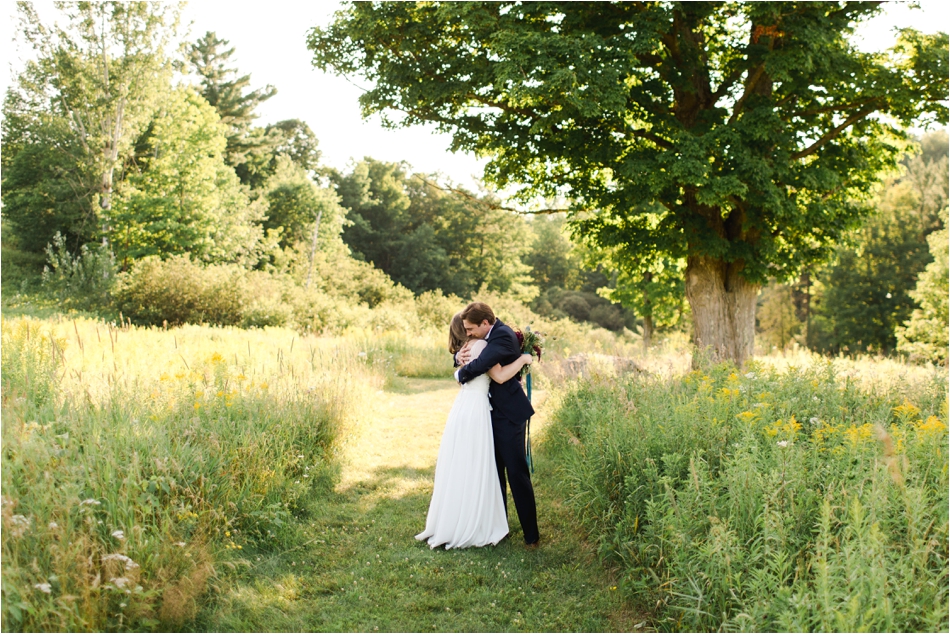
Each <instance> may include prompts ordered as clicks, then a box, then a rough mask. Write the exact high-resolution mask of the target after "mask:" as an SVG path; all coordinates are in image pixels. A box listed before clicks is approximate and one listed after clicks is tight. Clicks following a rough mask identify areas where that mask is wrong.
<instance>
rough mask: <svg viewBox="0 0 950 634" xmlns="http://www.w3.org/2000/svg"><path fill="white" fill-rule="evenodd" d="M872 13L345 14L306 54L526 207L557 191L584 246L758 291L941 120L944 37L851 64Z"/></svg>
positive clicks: (822, 239) (835, 231) (590, 7)
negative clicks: (916, 133)
mask: <svg viewBox="0 0 950 634" xmlns="http://www.w3.org/2000/svg"><path fill="white" fill-rule="evenodd" d="M878 5H879V3H870V2H748V3H736V2H733V3H711V2H686V3H678V2H624V3H595V2H591V3H588V2H575V3H559V2H524V3H522V2H518V3H511V2H500V3H494V2H492V3H489V2H464V3H440V2H418V3H396V2H394V3H389V2H357V3H350V4H348V5H347V6H346V7H345V8H344V9H343V10H341V11H340V12H338V13H337V14H336V18H335V20H334V22H333V23H332V24H330V25H329V26H328V27H326V28H314V29H313V30H312V31H311V32H310V34H309V47H310V48H311V50H312V51H313V53H314V64H315V65H316V66H317V67H319V68H321V69H324V70H327V69H332V70H334V71H335V72H337V73H340V74H360V75H362V76H363V77H365V78H366V79H368V80H369V81H370V83H371V88H370V89H369V90H368V91H367V92H366V93H365V94H363V95H362V97H361V99H360V101H361V105H362V108H363V111H364V114H367V115H368V114H373V113H379V114H381V115H382V116H383V117H384V118H385V120H386V121H387V122H388V123H389V124H390V125H394V126H397V125H398V126H408V125H415V124H420V123H432V122H434V123H435V124H437V126H438V127H439V128H440V130H442V131H444V132H448V133H450V134H452V137H453V149H455V150H465V151H471V152H475V153H478V154H482V155H487V156H489V157H490V158H491V161H490V163H489V164H488V167H487V169H486V177H487V178H488V179H489V180H490V181H492V182H494V183H495V184H496V185H498V186H501V187H509V188H516V189H517V191H518V197H519V198H520V199H521V200H522V201H528V200H530V199H532V198H533V197H536V196H555V195H565V194H566V195H567V196H568V197H569V198H570V199H571V200H572V201H573V202H572V209H573V214H572V222H573V224H574V227H575V230H576V231H577V233H578V234H579V235H581V236H583V237H585V238H586V239H589V240H592V241H593V242H595V243H598V244H601V245H603V246H606V247H609V248H611V249H612V250H614V251H616V252H618V253H626V254H627V257H628V259H631V260H632V259H634V258H635V259H636V262H638V263H641V264H640V265H638V266H642V267H643V268H644V269H645V270H647V269H649V267H651V266H654V265H655V264H656V263H657V262H658V261H661V260H662V259H663V258H668V257H673V258H681V257H700V258H705V259H710V260H713V261H717V262H721V263H727V264H729V265H730V266H732V267H734V268H736V269H737V270H738V271H740V272H741V275H742V276H743V277H745V278H746V279H747V280H749V281H750V282H753V283H756V284H760V283H762V282H763V281H764V280H766V279H767V278H769V277H779V278H782V277H788V276H790V275H793V274H794V273H795V272H796V271H797V270H798V269H799V268H800V267H801V265H802V264H805V263H807V262H809V261H814V260H816V259H820V258H823V257H824V256H825V255H826V253H827V250H828V249H829V247H830V246H832V245H834V244H835V242H836V241H837V240H838V239H839V237H840V236H841V235H842V233H843V232H845V231H846V230H847V229H848V228H849V227H851V226H853V225H854V224H855V222H856V221H857V220H859V219H860V218H861V217H862V216H863V215H864V214H865V213H866V209H865V205H864V204H863V202H862V201H864V200H865V198H866V197H867V194H868V192H869V191H870V190H871V188H872V187H873V185H874V184H875V183H876V182H877V179H878V178H879V174H880V173H881V172H882V171H883V170H886V169H888V168H890V167H892V166H893V164H894V161H895V159H896V157H897V156H898V153H899V151H900V148H901V146H902V140H903V138H904V134H903V132H902V128H901V126H902V125H904V124H908V123H911V122H917V123H921V122H924V123H926V122H934V121H940V122H945V121H946V119H947V108H946V106H945V104H944V103H943V101H945V100H946V99H947V91H948V82H947V76H948V64H947V36H946V34H943V33H940V34H937V35H924V34H921V33H918V32H915V31H909V30H905V31H903V32H902V33H901V35H900V37H899V39H898V42H897V45H896V46H895V47H894V48H893V49H892V50H890V51H888V52H881V53H863V52H860V51H859V50H857V49H856V48H855V46H854V45H853V44H852V43H851V42H850V40H849V37H850V36H851V35H853V33H854V29H855V27H856V25H857V24H858V23H859V22H861V21H862V20H865V19H866V18H868V17H870V16H872V15H874V14H875V13H877V12H878V11H879V10H880V7H879V6H878ZM648 203H658V204H659V211H658V210H657V207H656V206H655V205H653V204H648Z"/></svg>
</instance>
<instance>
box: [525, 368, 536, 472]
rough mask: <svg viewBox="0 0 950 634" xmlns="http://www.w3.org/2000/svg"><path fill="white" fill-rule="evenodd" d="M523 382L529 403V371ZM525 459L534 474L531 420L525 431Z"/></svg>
mask: <svg viewBox="0 0 950 634" xmlns="http://www.w3.org/2000/svg"><path fill="white" fill-rule="evenodd" d="M525 382H526V383H527V386H528V402H529V403H530V402H531V370H530V369H529V370H528V374H527V378H526V379H525ZM524 455H525V458H526V459H527V460H528V469H529V470H530V471H531V473H532V474H534V458H533V456H532V455H531V419H530V418H529V419H528V422H527V429H526V435H525V452H524Z"/></svg>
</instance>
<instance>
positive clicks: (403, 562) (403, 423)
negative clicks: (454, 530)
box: [192, 379, 643, 631]
mask: <svg viewBox="0 0 950 634" xmlns="http://www.w3.org/2000/svg"><path fill="white" fill-rule="evenodd" d="M457 390H458V387H457V385H456V384H455V382H454V381H452V380H444V379H397V381H396V383H395V385H394V386H392V387H391V388H389V389H388V390H387V391H385V392H379V393H378V394H377V401H376V402H375V403H373V404H372V407H371V408H368V409H369V411H371V414H368V419H367V420H364V421H361V422H360V423H359V424H358V425H357V426H356V429H354V430H353V431H351V432H350V435H349V437H348V441H347V443H346V444H345V445H344V447H343V460H342V473H341V474H340V480H339V484H338V485H337V487H336V489H335V491H334V493H333V494H332V495H331V497H330V498H329V499H328V498H327V497H326V495H325V494H321V495H319V496H316V495H315V496H314V499H313V501H312V502H311V504H310V505H309V507H308V508H307V509H305V510H306V513H305V514H304V516H303V517H301V519H300V520H299V521H300V523H301V524H300V526H298V527H297V528H298V529H299V534H300V539H299V540H298V541H299V543H297V544H296V545H291V546H290V547H289V548H288V549H285V550H284V551H283V552H279V553H276V554H275V553H273V552H270V553H266V554H263V553H261V554H255V553H253V552H244V553H243V556H244V560H243V561H239V562H236V569H235V570H236V572H235V573H234V574H229V575H225V576H224V577H223V581H221V582H219V584H218V586H217V587H216V588H215V593H214V595H213V597H214V598H213V599H212V601H211V602H210V603H209V604H208V605H206V606H205V608H204V609H203V610H202V611H201V612H200V614H199V616H198V618H197V620H196V621H195V622H194V623H192V627H193V628H194V629H196V630H207V631H234V630H239V631H249V630H250V631H274V630H280V631H286V630H297V631H303V630H309V631H377V630H378V631H629V630H634V629H637V628H639V627H643V619H642V618H639V617H638V616H637V615H636V614H633V613H630V612H628V611H627V610H625V608H624V606H623V604H622V602H621V600H620V597H619V596H618V595H619V593H618V592H617V591H616V590H615V589H614V586H613V584H612V583H611V578H610V573H609V571H607V570H605V569H604V568H603V566H602V565H601V564H599V563H598V562H597V560H596V557H595V556H594V553H593V551H592V548H591V547H590V546H589V545H588V544H586V543H585V542H584V540H583V538H582V536H581V534H580V533H579V531H578V530H577V529H576V528H575V527H574V524H573V522H572V521H571V518H570V515H569V513H568V512H567V510H566V509H564V508H562V506H561V505H560V503H559V500H558V498H557V492H556V491H553V490H551V488H550V486H549V485H548V482H549V480H550V478H549V474H550V465H549V464H548V463H547V462H546V461H545V459H544V456H543V455H541V456H539V457H538V460H537V462H538V464H537V472H536V473H535V475H534V481H535V488H536V492H537V497H538V505H539V509H538V511H539V521H540V524H541V533H542V547H541V548H540V549H538V550H536V551H526V550H525V548H524V546H523V541H522V535H521V529H520V526H519V524H518V521H517V516H516V514H515V512H514V506H513V504H511V503H510V501H509V512H510V513H511V517H510V524H511V528H512V534H511V537H510V538H508V539H505V540H504V541H502V543H501V544H499V545H498V546H496V547H487V548H477V549H465V550H450V551H446V550H443V549H437V550H431V549H430V548H429V547H428V546H427V545H425V544H423V543H420V542H417V541H416V540H415V539H414V537H413V536H414V535H415V534H416V533H418V532H420V531H421V530H422V529H423V528H424V525H425V516H426V511H427V509H428V504H429V496H430V494H431V491H432V478H433V472H434V468H435V461H436V456H437V454H438V450H439V442H440V440H441V437H442V430H443V427H444V425H445V420H446V416H447V415H448V412H449V409H450V408H451V406H452V402H453V400H454V398H455V395H456V392H457ZM538 396H539V397H540V398H536V399H535V400H536V402H542V400H543V394H540V395H538ZM543 425H544V407H543V405H540V406H539V416H538V417H536V419H535V420H534V421H533V431H534V432H535V433H536V435H537V432H539V431H541V430H542V429H543Z"/></svg>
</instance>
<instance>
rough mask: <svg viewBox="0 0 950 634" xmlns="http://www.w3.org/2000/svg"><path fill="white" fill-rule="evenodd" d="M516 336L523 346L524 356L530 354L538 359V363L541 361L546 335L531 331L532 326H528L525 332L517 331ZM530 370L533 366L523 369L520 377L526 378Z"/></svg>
mask: <svg viewBox="0 0 950 634" xmlns="http://www.w3.org/2000/svg"><path fill="white" fill-rule="evenodd" d="M515 336H517V337H518V343H519V344H521V353H522V354H530V355H532V356H535V357H537V358H538V361H540V360H541V352H542V351H544V335H542V334H541V333H540V332H535V331H534V330H531V326H527V327H526V328H525V329H524V330H523V331H521V330H516V331H515ZM530 370H531V366H530V365H526V366H524V367H523V368H521V373H520V374H519V375H518V376H519V377H521V376H524V375H525V374H527V373H528V372H530Z"/></svg>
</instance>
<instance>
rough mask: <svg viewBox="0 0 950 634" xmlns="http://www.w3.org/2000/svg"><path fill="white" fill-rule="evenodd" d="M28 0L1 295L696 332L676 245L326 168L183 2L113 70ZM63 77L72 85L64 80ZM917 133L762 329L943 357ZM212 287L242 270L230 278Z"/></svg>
mask: <svg viewBox="0 0 950 634" xmlns="http://www.w3.org/2000/svg"><path fill="white" fill-rule="evenodd" d="M82 17H83V16H79V15H77V16H75V18H76V20H77V21H76V22H75V24H76V25H79V26H78V27H77V28H78V30H77V31H75V32H74V33H73V34H72V35H70V36H69V37H71V38H73V39H72V40H70V41H69V44H70V46H72V47H73V49H72V50H73V51H82V50H83V47H86V48H87V50H89V51H92V50H93V49H92V47H93V46H94V45H95V44H96V42H97V41H98V40H97V38H100V37H107V38H113V41H112V42H111V45H112V46H123V45H124V46H131V45H130V44H129V43H128V42H126V43H125V44H122V43H121V37H122V34H121V33H119V32H118V31H117V30H114V31H111V32H110V31H109V28H110V27H107V26H106V27H104V30H103V31H102V32H98V31H97V30H96V27H90V28H88V29H87V30H86V31H85V32H83V30H82V28H83V27H82V26H81V19H82ZM99 17H102V16H99ZM22 18H23V19H24V22H23V27H22V33H23V38H24V42H25V43H29V44H30V45H31V46H33V47H34V50H35V51H37V55H38V57H36V58H35V59H33V60H32V61H29V62H28V63H27V66H26V68H25V70H24V72H23V73H22V74H21V75H19V76H18V78H17V81H16V83H15V84H14V85H12V86H11V87H10V88H9V90H8V93H7V96H6V99H5V104H4V122H3V135H4V137H3V139H4V140H3V147H4V152H3V174H4V178H3V205H4V208H3V249H4V251H3V288H4V302H5V303H7V304H9V305H16V304H17V303H18V302H22V301H24V298H27V297H32V298H33V299H34V300H35V299H36V298H37V297H38V296H36V295H35V293H36V291H37V290H40V291H41V294H42V295H45V296H46V297H52V298H54V299H55V301H56V302H63V303H65V304H66V305H69V306H72V307H75V308H81V309H86V310H93V311H96V312H99V313H102V314H107V315H112V316H117V315H118V314H119V313H121V314H122V315H123V318H128V319H131V320H133V321H134V322H137V323H143V324H144V323H152V324H162V323H168V324H176V323H183V322H186V321H204V322H207V323H218V324H239V325H258V326H265V325H289V326H293V327H297V328H300V329H303V330H316V331H321V332H329V331H332V330H333V329H334V328H340V327H345V326H346V325H347V324H349V323H351V321H352V319H355V317H351V318H343V317H340V316H339V315H342V314H348V311H345V310H323V311H319V310H317V309H316V308H315V307H316V306H317V305H322V306H325V307H326V306H332V305H335V302H338V301H342V302H343V303H345V304H347V305H351V306H358V305H363V306H365V307H367V308H373V307H375V306H378V305H380V304H383V303H386V302H390V303H393V302H395V303H399V302H402V301H405V300H407V299H408V298H410V297H419V296H422V295H424V294H431V296H432V297H434V298H442V297H446V296H448V297H452V298H453V299H451V300H450V301H449V303H451V304H453V305H459V304H461V303H463V302H464V301H465V300H467V299H468V298H471V297H473V296H475V295H476V294H478V293H479V292H480V291H481V292H491V293H497V294H502V295H505V296H508V297H510V298H512V299H513V300H516V301H517V302H520V303H522V304H524V305H526V306H527V307H529V308H530V309H531V311H533V312H534V313H536V314H537V315H538V316H541V317H547V318H552V319H565V318H566V319H571V320H573V321H575V322H579V323H585V324H589V325H591V326H596V327H600V328H604V329H607V330H610V331H613V332H616V333H619V334H623V333H627V336H628V337H632V338H636V339H639V340H641V341H642V342H643V345H644V348H646V347H647V346H648V345H649V343H650V340H651V337H652V336H653V334H654V331H656V332H657V333H659V334H661V335H662V334H664V333H670V334H672V333H685V334H689V331H690V329H691V320H690V315H689V304H688V303H687V302H686V301H685V295H684V287H683V283H682V280H681V277H682V273H681V272H682V270H683V267H684V263H683V261H682V260H680V261H677V260H675V259H674V260H672V261H669V262H668V263H667V265H668V271H672V272H673V273H674V274H673V275H672V276H670V275H667V276H658V279H659V280H660V281H659V282H655V281H651V282H649V283H647V282H645V280H644V277H642V276H640V277H634V278H631V276H630V275H629V274H626V273H625V272H624V271H623V270H622V269H623V267H622V266H620V264H621V263H618V262H617V261H616V258H611V256H610V252H609V249H605V248H603V244H598V243H597V241H596V240H594V239H585V236H584V235H583V234H582V232H581V231H579V230H578V229H577V228H576V227H575V230H574V232H573V233H572V232H571V230H570V228H569V227H568V225H567V223H566V218H565V215H564V214H551V215H531V214H525V213H518V212H516V211H515V210H513V209H510V208H507V207H505V206H504V205H503V204H502V200H501V194H500V193H498V192H496V191H492V190H491V189H489V188H488V187H487V186H484V185H481V184H479V183H473V184H472V185H470V186H469V187H462V186H459V185H457V184H455V183H453V182H451V181H450V180H448V179H446V178H445V176H444V175H442V174H438V173H434V174H420V173H415V172H413V170H412V168H411V166H410V165H408V164H407V163H405V162H385V161H377V160H374V159H372V158H370V157H366V158H363V159H361V160H359V161H354V162H352V163H351V164H350V165H349V166H348V167H346V168H344V169H338V168H333V167H329V166H327V165H326V164H324V163H323V162H322V161H321V152H320V149H319V141H318V139H317V138H316V136H315V135H314V134H313V132H312V130H311V129H310V127H309V126H308V124H307V123H306V122H304V121H302V120H301V119H287V120H283V121H277V122H273V123H269V124H266V125H264V124H258V123H257V120H258V112H259V110H260V107H261V104H263V103H265V102H266V101H267V100H268V99H270V98H272V97H273V96H274V95H275V94H276V92H277V89H276V88H275V87H273V86H263V87H261V86H255V85H254V84H253V82H252V80H251V78H250V76H249V75H247V74H245V73H243V72H241V70H240V69H239V68H238V67H237V65H236V62H235V58H236V55H237V52H236V51H235V49H234V48H233V47H231V46H229V44H228V41H227V40H226V39H225V38H224V37H223V34H222V35H217V34H215V33H211V32H209V33H207V34H205V35H203V36H201V37H199V38H197V39H195V40H193V41H190V42H186V41H182V40H181V39H180V38H179V35H178V32H179V30H180V26H179V24H178V23H179V21H180V15H179V14H178V13H177V12H176V10H174V9H171V8H168V9H166V10H165V11H164V13H163V14H162V15H158V14H157V13H156V14H155V15H148V16H146V15H142V16H138V17H136V19H138V20H139V23H137V25H135V26H132V27H131V28H133V29H134V30H135V32H134V33H133V34H132V35H133V36H134V37H135V38H138V39H137V41H136V43H135V46H136V47H138V48H136V49H135V51H134V57H133V54H132V51H131V50H129V51H127V55H126V56H125V58H124V59H125V60H127V63H122V64H116V65H115V68H114V69H113V71H112V73H113V74H112V76H111V77H109V79H108V81H109V82H110V85H108V86H104V85H103V84H102V82H101V79H100V78H99V75H100V74H101V73H100V70H99V69H98V68H97V67H96V66H95V59H94V57H92V56H90V57H89V59H87V60H86V62H85V65H83V64H80V63H77V59H80V57H77V58H75V59H67V58H64V57H63V56H62V55H61V54H60V53H56V52H55V50H56V49H55V47H56V46H58V45H61V44H63V43H65V42H66V40H64V39H63V38H66V37H67V36H66V34H65V32H63V33H60V34H57V33H56V32H45V33H44V32H42V31H41V30H39V29H38V26H39V25H40V24H41V19H40V16H39V15H38V14H36V13H32V12H31V11H25V12H24V13H23V14H22ZM103 24H105V23H103ZM67 48H68V47H67ZM118 52H121V51H118ZM114 53H116V51H113V52H112V53H110V54H114ZM57 55H59V57H57ZM119 59H123V58H122V57H121V56H120V57H119ZM57 91H60V94H62V95H68V97H67V98H66V99H59V100H57V99H55V98H54V96H53V95H54V94H55V93H56V92H57ZM116 113H121V114H120V115H119V117H121V119H120V118H117V117H116ZM77 121H79V122H80V123H79V127H78V128H77V126H76V125H75V122H77ZM110 126H111V128H110ZM921 134H923V136H920V137H918V139H917V141H916V142H915V143H912V144H910V145H908V146H907V148H906V150H905V155H904V158H903V159H901V160H900V166H901V167H900V169H899V170H898V171H896V172H890V173H886V174H882V181H881V185H880V186H878V188H877V191H876V194H875V196H874V200H873V202H872V203H871V206H872V207H873V210H874V211H873V212H872V213H869V214H867V215H866V219H865V221H864V222H863V223H862V224H861V226H855V228H854V229H853V230H851V231H850V232H848V233H846V236H847V239H846V240H844V241H842V243H841V244H840V245H839V246H838V247H837V248H835V249H833V252H832V257H830V258H828V259H826V260H825V261H824V262H822V263H819V264H816V265H812V266H809V267H807V268H806V269H805V270H804V271H803V272H802V273H801V274H800V275H798V276H796V278H793V279H783V280H776V279H773V280H772V281H771V282H770V283H768V284H767V285H766V286H765V287H764V289H763V291H762V292H761V293H760V294H759V297H758V301H757V303H758V310H757V319H756V331H757V337H758V345H759V349H760V350H764V351H767V350H771V349H778V350H785V349H787V348H788V347H789V346H793V345H800V346H804V347H807V348H810V349H813V350H816V351H820V352H825V353H832V354H837V353H841V352H844V353H857V352H874V353H881V354H892V353H895V352H898V351H900V352H902V353H904V354H908V355H913V356H915V357H916V358H920V359H929V360H940V359H942V358H944V357H945V352H941V351H942V350H943V347H945V346H942V339H941V336H940V335H937V339H938V340H937V341H930V340H929V339H928V337H931V336H932V334H933V333H932V331H933V328H924V329H923V330H921V328H922V326H920V325H919V323H923V322H922V321H921V320H924V321H927V320H931V321H930V322H928V323H940V318H941V317H940V316H941V315H942V314H944V313H941V312H940V311H941V310H943V311H944V312H945V308H941V306H940V305H939V304H940V300H939V297H940V292H939V289H937V291H936V292H935V291H934V289H933V288H931V287H932V285H933V284H934V283H936V284H938V285H939V283H940V282H939V280H940V274H939V271H938V270H935V271H934V272H933V273H931V274H929V276H925V277H924V278H921V280H920V284H921V288H920V289H917V285H918V281H919V278H920V276H921V274H922V273H924V271H925V270H926V269H927V267H928V265H930V266H931V268H934V267H937V269H939V267H940V266H942V265H941V258H940V253H939V252H940V248H939V247H940V244H941V242H940V241H941V239H942V238H941V236H942V234H941V233H940V232H941V230H944V225H945V219H944V218H943V217H942V216H941V214H942V213H944V212H943V210H944V209H945V208H946V204H947V195H946V192H947V137H946V133H945V132H944V131H936V132H930V133H921ZM92 148H97V149H92ZM195 157H200V160H195ZM548 202H551V203H552V205H551V206H556V205H557V201H548ZM525 209H526V208H525V207H521V208H520V210H521V211H525ZM931 236H932V237H933V240H931V242H934V245H935V248H936V249H937V251H936V252H933V251H932V249H931V248H930V247H931V245H929V244H928V239H929V238H930V237H931ZM589 237H590V236H588V238H589ZM934 253H936V255H937V258H936V260H935V256H934ZM931 263H933V264H931ZM677 272H679V273H677ZM155 279H161V280H164V281H165V282H166V283H164V284H160V285H159V284H156V283H155V281H154V280H155ZM236 279H240V280H243V282H240V283H236V282H234V280H236ZM172 280H175V283H174V284H172V283H169V282H170V281H172ZM215 280H217V282H216V281H215ZM223 280H231V282H224V281H223ZM928 280H929V281H928ZM225 288H227V289H228V291H230V290H231V289H232V288H238V289H240V288H245V289H246V290H245V291H244V292H243V295H242V292H240V291H239V292H237V293H230V292H228V293H225V294H228V295H233V296H232V297H230V298H224V297H222V296H219V295H221V294H222V293H224V289H225ZM941 288H942V287H941ZM214 289H218V290H217V291H216V290H214ZM928 289H930V290H928ZM156 293H158V295H156ZM928 293H929V295H928ZM199 296H200V297H201V299H200V300H199V299H196V298H198V297H199ZM426 296H429V295H426ZM928 297H930V298H931V299H927V298H928ZM932 299H935V301H936V302H937V304H938V305H937V306H932V305H931V304H932V301H931V300H932ZM436 301H441V300H439V299H436ZM928 302H930V303H928ZM158 306H160V307H161V309H160V310H157V309H156V307H158ZM337 308H339V306H337ZM915 310H916V311H917V313H915V312H914V311H915ZM921 311H924V312H921ZM934 311H936V312H934ZM396 312H399V311H396ZM401 312H405V310H403V311H401ZM349 313H352V311H349ZM315 314H322V315H323V317H317V316H314V315H315ZM915 314H916V315H917V316H916V319H917V322H915V323H917V324H918V325H913V324H911V321H910V320H911V318H912V315H915ZM333 315H336V316H333ZM934 319H936V322H933V321H932V320H934ZM937 330H941V329H939V328H938V329H937ZM943 338H945V335H943ZM925 339H926V340H927V341H923V340H925Z"/></svg>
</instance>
